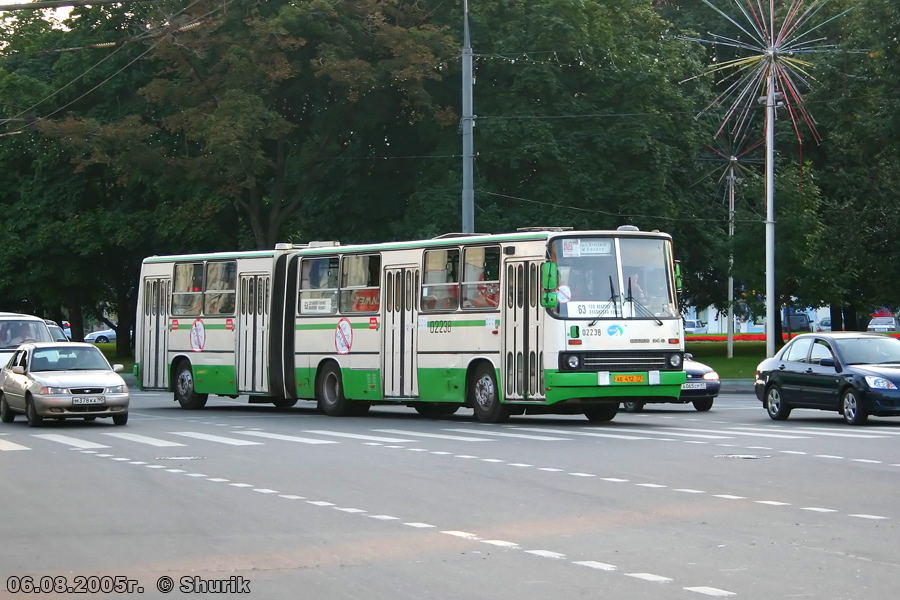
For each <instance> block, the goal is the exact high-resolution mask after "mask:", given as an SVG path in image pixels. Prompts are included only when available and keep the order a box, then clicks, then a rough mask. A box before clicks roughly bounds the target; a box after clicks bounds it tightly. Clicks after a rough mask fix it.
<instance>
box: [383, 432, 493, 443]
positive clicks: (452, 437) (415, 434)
mask: <svg viewBox="0 0 900 600" xmlns="http://www.w3.org/2000/svg"><path fill="white" fill-rule="evenodd" d="M372 431H380V432H381V433H395V434H397V435H408V436H412V437H424V438H435V439H439V440H456V441H458V442H493V441H494V440H491V439H487V438H474V437H465V436H459V435H444V434H441V433H419V432H418V431H405V430H402V429H373V430H372Z"/></svg>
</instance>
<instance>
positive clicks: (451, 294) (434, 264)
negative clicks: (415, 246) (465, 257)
mask: <svg viewBox="0 0 900 600" xmlns="http://www.w3.org/2000/svg"><path fill="white" fill-rule="evenodd" d="M458 307H459V250H458V249H455V248H454V249H452V250H426V251H425V275H424V277H423V278H422V301H421V308H420V310H422V312H436V311H447V310H456V309H457V308H458Z"/></svg>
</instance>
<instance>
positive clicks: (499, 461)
mask: <svg viewBox="0 0 900 600" xmlns="http://www.w3.org/2000/svg"><path fill="white" fill-rule="evenodd" d="M481 460H482V461H484V462H489V463H502V462H506V461H505V460H503V459H500V458H482V459H481Z"/></svg>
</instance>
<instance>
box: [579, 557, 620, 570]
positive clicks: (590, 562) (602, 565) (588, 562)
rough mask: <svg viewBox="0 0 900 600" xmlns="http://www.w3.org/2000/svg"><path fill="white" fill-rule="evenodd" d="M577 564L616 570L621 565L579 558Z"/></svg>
mask: <svg viewBox="0 0 900 600" xmlns="http://www.w3.org/2000/svg"><path fill="white" fill-rule="evenodd" d="M573 564H576V565H581V566H582V567H590V568H591V569H599V570H601V571H615V570H616V569H618V568H619V567H617V566H616V565H610V564H607V563H602V562H597V561H595V560H579V561H576V562H575V563H573Z"/></svg>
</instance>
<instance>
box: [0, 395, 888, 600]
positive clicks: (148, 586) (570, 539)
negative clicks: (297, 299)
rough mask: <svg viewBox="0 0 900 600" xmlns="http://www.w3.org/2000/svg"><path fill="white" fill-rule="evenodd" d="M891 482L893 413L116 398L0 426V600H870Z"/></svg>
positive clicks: (878, 578)
mask: <svg viewBox="0 0 900 600" xmlns="http://www.w3.org/2000/svg"><path fill="white" fill-rule="evenodd" d="M898 480H900V419H872V422H871V424H870V425H868V426H865V427H856V428H853V427H850V426H847V425H844V424H843V422H842V421H841V420H840V417H839V416H838V415H837V414H836V413H835V414H830V413H824V412H815V411H799V410H798V411H795V412H794V413H793V414H792V416H791V418H790V419H789V420H788V421H786V422H784V423H775V422H773V421H771V420H770V419H769V418H768V417H767V416H766V413H765V411H764V410H763V409H762V408H761V406H760V403H759V402H758V401H757V400H756V399H755V397H754V396H753V395H750V394H727V395H723V396H721V397H720V398H719V399H718V400H717V402H716V405H715V406H714V407H713V410H712V411H710V412H708V413H698V412H695V411H694V410H693V409H692V407H691V406H690V405H687V406H680V405H672V406H668V405H661V406H656V407H650V408H649V409H648V410H647V411H646V412H644V413H640V414H627V413H620V414H619V415H618V416H617V417H616V419H615V420H614V421H612V422H611V423H609V424H604V425H599V426H598V425H591V424H589V423H588V422H587V420H586V419H584V418H583V417H574V416H573V417H568V416H561V417H530V416H529V417H514V418H513V419H512V420H511V421H510V422H509V423H507V424H504V425H483V424H480V423H478V422H476V421H475V420H474V419H473V418H472V416H471V411H460V414H458V415H455V416H454V417H451V418H446V419H441V420H430V419H426V418H423V417H420V416H419V415H418V414H416V413H415V411H413V410H412V409H407V408H382V409H378V408H376V409H373V410H372V412H371V413H370V414H369V415H368V416H366V417H356V418H343V419H337V418H330V417H326V416H323V415H320V414H317V413H316V412H315V411H314V410H313V408H312V404H300V405H298V406H297V407H295V408H293V409H289V410H283V411H281V410H277V409H275V408H274V407H271V406H260V405H248V404H244V403H242V402H241V401H240V400H238V401H235V400H230V399H218V398H214V399H210V402H209V405H208V407H207V408H206V409H205V410H203V411H199V412H189V411H184V410H181V409H180V408H178V407H177V404H175V403H174V402H172V400H171V397H170V396H168V395H163V394H148V393H141V392H135V393H134V396H133V399H132V406H131V416H130V420H129V422H128V425H126V426H124V427H116V426H114V425H112V424H111V422H109V421H96V422H93V423H86V422H80V421H72V422H66V423H63V424H56V423H51V424H49V425H47V426H45V427H43V428H40V429H30V428H28V427H27V426H26V425H25V422H24V419H23V418H21V417H19V418H18V419H17V420H16V422H14V423H12V424H2V426H0V490H2V494H0V597H10V598H13V597H17V598H18V597H26V596H28V597H38V598H61V597H70V598H85V597H90V598H104V597H114V596H117V594H114V593H109V594H104V593H102V592H94V593H86V594H76V593H72V594H67V593H37V594H24V593H13V592H12V590H13V587H11V583H10V580H9V578H10V577H16V578H22V577H26V576H30V577H32V578H33V579H32V581H33V582H34V583H35V584H36V585H38V586H39V585H40V583H41V577H43V576H50V577H57V578H58V579H57V580H56V581H55V582H51V581H50V580H46V581H47V584H49V583H54V584H59V583H62V584H67V585H69V586H73V585H77V584H78V583H79V582H78V581H76V578H78V577H82V578H84V579H83V580H82V581H81V582H82V583H84V585H85V586H86V587H87V586H89V585H91V584H93V585H94V586H96V585H98V583H102V582H101V580H98V579H91V578H92V577H93V576H97V577H104V576H109V577H116V576H121V577H123V578H125V579H128V580H133V581H136V583H135V584H133V586H134V587H135V591H134V592H133V593H132V594H131V596H134V597H148V598H173V597H186V596H187V595H188V594H189V592H185V591H181V590H182V589H185V588H182V586H183V585H185V586H186V585H188V584H190V585H191V586H194V587H191V588H190V589H191V590H197V589H200V590H202V589H203V588H202V587H201V586H202V585H206V586H207V588H206V590H207V591H208V592H209V590H215V589H218V590H221V591H229V592H235V591H238V590H240V589H241V588H243V589H244V591H247V590H248V589H249V592H250V596H251V597H256V598H309V599H329V600H333V599H344V598H346V599H351V598H352V599H366V600H369V599H371V600H381V599H384V600H403V599H410V600H422V599H426V598H435V599H441V600H443V599H450V598H464V599H467V600H468V599H481V598H483V599H491V600H505V599H509V600H513V599H515V600H526V599H532V598H533V599H541V600H544V599H547V598H552V599H554V600H557V599H569V598H612V599H620V598H621V599H629V600H631V599H638V600H639V599H659V598H673V599H680V598H684V599H692V598H693V599H702V598H709V597H736V598H746V599H759V600H770V599H773V598H805V597H809V598H815V599H835V600H837V599H867V600H872V599H875V600H878V599H888V598H894V597H896V594H897V592H896V585H897V581H900V552H898V551H900V541H898V529H897V524H898V523H900V503H898V502H897V491H898ZM165 577H168V578H171V580H172V583H173V585H174V590H173V591H171V592H170V593H167V594H163V593H161V592H159V591H158V589H157V581H158V580H159V579H160V578H165ZM63 578H64V579H63ZM194 578H196V579H194ZM201 580H209V581H207V582H206V583H205V584H204V583H200V582H201ZM213 580H220V581H225V580H227V582H228V583H218V582H215V581H213ZM20 581H21V579H16V580H15V581H13V582H12V586H15V584H16V582H20ZM106 581H107V582H111V581H114V580H106ZM166 583H167V581H166V580H163V583H162V585H163V587H165V584H166ZM45 585H46V584H45ZM106 585H108V583H107V584H106ZM138 585H140V586H141V588H142V589H143V592H142V593H138V591H137V586H138ZM229 585H230V586H232V587H227V586H229ZM217 586H218V587H217ZM60 589H61V588H60ZM95 589H96V588H95ZM190 595H191V596H192V597H197V595H198V594H197V593H191V594H190ZM204 595H206V594H204ZM209 595H215V594H212V593H211V592H209ZM218 595H219V596H221V595H222V594H218ZM228 595H233V594H230V593H229V594H228ZM123 596H125V594H120V595H119V597H123Z"/></svg>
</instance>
